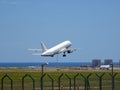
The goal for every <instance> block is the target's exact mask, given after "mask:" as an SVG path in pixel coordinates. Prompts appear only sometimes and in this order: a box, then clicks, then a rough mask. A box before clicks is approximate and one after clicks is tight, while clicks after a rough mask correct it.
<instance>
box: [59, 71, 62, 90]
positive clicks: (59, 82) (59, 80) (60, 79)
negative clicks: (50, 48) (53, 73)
mask: <svg viewBox="0 0 120 90" xmlns="http://www.w3.org/2000/svg"><path fill="white" fill-rule="evenodd" d="M62 76H63V73H62V74H61V75H60V76H59V77H58V90H60V85H61V83H60V81H61V77H62Z"/></svg>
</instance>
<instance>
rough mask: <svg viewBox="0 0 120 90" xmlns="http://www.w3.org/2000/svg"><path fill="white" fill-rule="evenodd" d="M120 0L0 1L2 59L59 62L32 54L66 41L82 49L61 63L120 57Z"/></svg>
mask: <svg viewBox="0 0 120 90" xmlns="http://www.w3.org/2000/svg"><path fill="white" fill-rule="evenodd" d="M119 39H120V1H119V0H114V1H113V0H0V62H44V61H45V62H56V57H53V58H51V57H49V58H48V57H41V56H32V55H31V52H30V51H28V50H27V49H28V48H36V47H38V48H39V47H40V42H41V41H44V43H45V44H46V46H47V47H48V48H50V47H52V46H54V45H56V44H58V43H60V42H62V41H65V40H70V41H71V42H72V43H73V46H72V47H75V48H82V49H81V50H78V51H76V52H74V53H72V54H70V55H67V57H65V58H63V57H62V54H60V55H59V56H58V57H59V61H61V62H85V61H91V60H92V59H96V58H97V59H101V60H102V61H103V60H104V59H113V60H114V61H116V62H117V61H119V59H120V40H119Z"/></svg>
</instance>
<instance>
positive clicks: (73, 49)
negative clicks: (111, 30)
mask: <svg viewBox="0 0 120 90" xmlns="http://www.w3.org/2000/svg"><path fill="white" fill-rule="evenodd" d="M73 51H76V49H75V48H63V49H61V50H60V51H59V53H62V52H68V53H72V52H73Z"/></svg>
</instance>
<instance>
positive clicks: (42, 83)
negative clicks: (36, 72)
mask: <svg viewBox="0 0 120 90" xmlns="http://www.w3.org/2000/svg"><path fill="white" fill-rule="evenodd" d="M45 75H46V74H43V75H42V76H41V90H44V89H43V85H44V82H43V78H44V76H45Z"/></svg>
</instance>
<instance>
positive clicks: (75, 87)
mask: <svg viewBox="0 0 120 90" xmlns="http://www.w3.org/2000/svg"><path fill="white" fill-rule="evenodd" d="M14 77H15V76H14ZM14 77H12V76H10V75H9V74H5V75H3V76H2V77H1V86H0V87H1V90H120V74H119V73H114V74H111V73H87V74H82V73H76V74H74V75H69V74H66V73H62V74H59V75H57V76H56V75H55V76H54V75H50V74H47V73H45V74H43V75H40V77H39V80H37V79H38V78H36V77H34V76H32V75H31V74H25V75H24V76H22V77H21V79H19V80H18V81H14V79H13V78H14ZM16 77H17V75H16Z"/></svg>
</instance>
